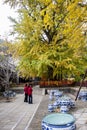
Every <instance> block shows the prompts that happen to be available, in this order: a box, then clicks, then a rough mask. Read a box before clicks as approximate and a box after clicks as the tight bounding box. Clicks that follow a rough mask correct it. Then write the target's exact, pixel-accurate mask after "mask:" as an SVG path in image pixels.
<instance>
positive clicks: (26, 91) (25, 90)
mask: <svg viewBox="0 0 87 130" xmlns="http://www.w3.org/2000/svg"><path fill="white" fill-rule="evenodd" d="M24 92H25V93H26V94H28V86H25V87H24Z"/></svg>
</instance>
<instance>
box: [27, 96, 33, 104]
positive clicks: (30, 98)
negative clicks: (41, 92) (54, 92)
mask: <svg viewBox="0 0 87 130" xmlns="http://www.w3.org/2000/svg"><path fill="white" fill-rule="evenodd" d="M28 97H29V100H28V102H29V103H30V104H32V103H33V102H32V100H33V99H32V95H29V96H28Z"/></svg>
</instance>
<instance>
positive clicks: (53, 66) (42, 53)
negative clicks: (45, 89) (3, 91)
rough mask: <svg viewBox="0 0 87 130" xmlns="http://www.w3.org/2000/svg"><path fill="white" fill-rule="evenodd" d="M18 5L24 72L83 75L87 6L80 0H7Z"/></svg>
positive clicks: (17, 24) (86, 65)
mask: <svg viewBox="0 0 87 130" xmlns="http://www.w3.org/2000/svg"><path fill="white" fill-rule="evenodd" d="M4 2H5V3H9V4H10V6H11V7H16V6H17V7H18V13H19V19H17V20H15V19H13V18H10V19H11V20H12V21H14V31H13V32H12V33H17V34H18V35H17V45H18V47H17V46H16V45H15V46H16V56H18V57H19V58H20V62H19V65H18V68H19V71H20V75H22V76H24V77H26V78H28V77H29V76H40V77H44V76H45V77H46V78H49V79H52V78H56V79H60V80H61V79H62V78H65V77H66V76H67V75H68V76H74V77H78V78H79V77H80V75H81V74H83V73H84V71H85V69H86V68H87V53H86V52H87V43H86V38H87V37H86V35H84V34H83V33H82V32H83V24H84V23H85V22H87V6H84V7H82V6H80V5H79V4H78V2H79V0H21V1H20V0H4Z"/></svg>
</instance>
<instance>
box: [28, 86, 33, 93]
mask: <svg viewBox="0 0 87 130" xmlns="http://www.w3.org/2000/svg"><path fill="white" fill-rule="evenodd" d="M32 91H33V89H32V87H31V86H29V87H28V95H32Z"/></svg>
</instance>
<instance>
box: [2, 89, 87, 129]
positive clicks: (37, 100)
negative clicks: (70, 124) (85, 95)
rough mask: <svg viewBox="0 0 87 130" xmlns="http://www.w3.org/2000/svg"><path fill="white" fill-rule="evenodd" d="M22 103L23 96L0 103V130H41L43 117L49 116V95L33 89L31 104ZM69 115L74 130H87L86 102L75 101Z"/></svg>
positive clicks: (18, 95)
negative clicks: (73, 119) (74, 125)
mask: <svg viewBox="0 0 87 130" xmlns="http://www.w3.org/2000/svg"><path fill="white" fill-rule="evenodd" d="M70 96H71V97H72V98H74V99H75V97H74V96H72V95H71V94H70ZM23 101H24V94H17V96H16V98H15V99H13V100H12V101H11V102H6V101H2V102H1V101H0V130H41V121H42V119H43V117H44V116H46V115H48V114H50V113H49V112H48V104H49V95H42V90H39V91H38V89H37V88H35V89H34V93H33V101H34V102H33V104H28V103H25V102H23ZM69 113H71V114H73V115H74V116H75V118H76V127H77V129H76V130H87V102H83V101H79V100H77V101H76V107H75V109H73V110H71V111H70V112H69ZM33 117H34V118H33Z"/></svg>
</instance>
